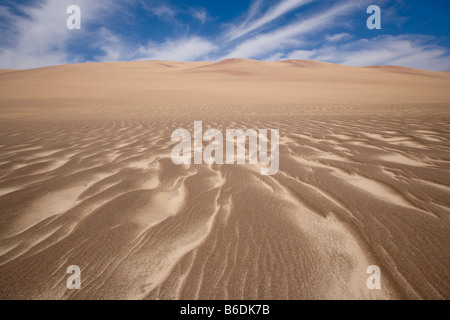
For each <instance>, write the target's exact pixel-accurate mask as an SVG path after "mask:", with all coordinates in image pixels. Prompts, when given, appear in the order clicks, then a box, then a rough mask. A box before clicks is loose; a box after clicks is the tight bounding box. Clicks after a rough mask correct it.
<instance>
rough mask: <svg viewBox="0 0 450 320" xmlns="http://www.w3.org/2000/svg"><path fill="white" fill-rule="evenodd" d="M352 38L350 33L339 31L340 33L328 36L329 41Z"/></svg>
mask: <svg viewBox="0 0 450 320" xmlns="http://www.w3.org/2000/svg"><path fill="white" fill-rule="evenodd" d="M351 38H352V35H351V34H349V33H338V34H333V35H329V36H327V37H326V39H327V41H329V42H340V41H343V40H348V39H351Z"/></svg>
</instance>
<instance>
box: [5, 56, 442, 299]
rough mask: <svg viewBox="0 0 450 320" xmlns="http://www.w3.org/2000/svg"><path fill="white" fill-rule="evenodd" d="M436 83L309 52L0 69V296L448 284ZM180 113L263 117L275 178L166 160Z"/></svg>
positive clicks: (388, 291)
mask: <svg viewBox="0 0 450 320" xmlns="http://www.w3.org/2000/svg"><path fill="white" fill-rule="evenodd" d="M448 88H450V74H449V73H445V72H429V71H423V70H416V69H410V68H400V67H390V66H375V67H366V68H352V67H346V66H339V65H333V64H328V63H320V62H312V61H282V62H259V61H251V60H238V59H231V60H225V61H221V62H218V63H211V62H197V63H181V62H169V61H143V62H132V63H102V64H80V65H66V66H57V67H50V68H41V69H33V70H25V71H14V72H8V73H2V72H0V111H1V112H0V299H18V298H26V299H89V298H94V299H114V298H120V299H404V298H407V299H416V298H419V299H449V298H450V219H449V217H450V170H449V169H450V144H449V142H450V90H448ZM196 120H201V121H203V126H204V128H218V129H220V130H225V129H227V128H239V129H249V128H260V129H279V130H280V136H281V137H280V142H281V145H280V171H279V173H278V174H277V175H275V176H261V175H260V174H259V170H258V169H257V168H256V169H255V167H254V166H250V165H243V166H238V165H182V166H175V165H174V164H173V163H172V160H171V158H170V155H171V151H172V148H173V146H174V143H173V142H171V139H170V138H171V133H172V132H173V131H174V130H176V129H177V128H185V129H188V130H190V131H191V132H192V131H193V125H194V121H196ZM70 265H78V266H80V268H81V270H82V290H79V291H69V290H67V288H66V279H67V275H66V269H67V267H68V266H70ZM370 265H378V266H380V267H381V269H382V275H383V277H382V290H379V291H369V290H368V289H367V287H366V280H367V278H368V275H367V274H366V269H367V267H368V266H370Z"/></svg>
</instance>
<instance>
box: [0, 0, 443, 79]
mask: <svg viewBox="0 0 450 320" xmlns="http://www.w3.org/2000/svg"><path fill="white" fill-rule="evenodd" d="M72 4H75V5H78V6H79V7H80V8H81V12H82V28H81V30H68V29H67V27H66V20H67V18H68V17H69V15H68V14H67V13H66V9H67V7H68V6H69V5H72ZM369 5H378V6H379V7H380V8H381V12H382V29H381V30H369V29H368V28H367V27H366V21H367V18H368V17H369V15H368V14H367V13H366V10H367V7H368V6H369ZM449 14H450V1H448V0H432V1H429V0H415V1H414V0H368V1H366V0H277V1H274V0H226V1H225V0H223V1H222V0H197V1H194V0H183V1H181V0H22V1H17V0H0V68H3V69H5V68H9V69H27V68H35V67H42V66H50V65H58V64H66V63H78V62H96V61H98V62H101V61H135V60H177V61H219V60H222V59H226V58H248V59H258V60H287V59H308V60H319V61H326V62H333V63H340V64H345V65H350V66H367V65H401V66H407V67H416V68H423V69H429V70H439V71H450V33H449V30H450V27H449V26H448V21H449V20H448V15H449Z"/></svg>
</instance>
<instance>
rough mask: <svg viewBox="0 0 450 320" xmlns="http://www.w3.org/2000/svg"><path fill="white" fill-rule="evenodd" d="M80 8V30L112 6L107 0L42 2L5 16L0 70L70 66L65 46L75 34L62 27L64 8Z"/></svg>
mask: <svg viewBox="0 0 450 320" xmlns="http://www.w3.org/2000/svg"><path fill="white" fill-rule="evenodd" d="M72 4H76V5H79V6H80V7H82V8H83V9H82V28H83V24H87V23H89V22H91V21H93V20H95V19H98V18H99V17H102V16H103V14H105V13H108V12H110V10H111V9H114V7H115V6H116V4H115V2H114V1H107V0H97V1H90V0H43V1H39V2H37V3H35V4H33V5H32V6H26V7H25V6H19V7H18V8H19V9H20V10H21V11H22V13H23V15H20V16H19V15H14V14H12V13H11V12H9V11H6V10H3V13H2V14H3V15H5V14H9V19H7V20H6V22H5V23H6V24H7V30H8V32H10V38H9V41H6V42H3V41H2V43H1V44H0V68H12V69H26V68H35V67H41V66H49V65H56V64H64V63H70V62H73V61H74V60H76V59H75V58H74V57H73V56H71V55H70V54H69V53H68V52H67V43H68V41H69V40H70V39H72V38H73V37H74V36H75V35H76V32H80V31H71V30H68V29H67V27H66V20H67V18H68V15H67V12H66V10H67V7H68V6H69V5H72Z"/></svg>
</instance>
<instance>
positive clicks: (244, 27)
mask: <svg viewBox="0 0 450 320" xmlns="http://www.w3.org/2000/svg"><path fill="white" fill-rule="evenodd" d="M312 1H313V0H283V1H281V2H280V3H278V4H277V5H275V6H273V7H272V8H270V9H269V10H268V11H267V12H266V13H265V14H264V15H263V16H262V17H260V18H259V19H256V20H253V19H252V17H253V16H255V15H256V11H257V10H258V9H259V7H260V6H261V1H257V2H255V4H254V5H253V6H252V7H251V9H250V11H249V14H248V17H247V19H246V20H245V21H244V23H242V24H241V25H239V26H237V27H233V28H232V29H231V30H229V31H228V33H227V38H228V39H229V40H236V39H239V38H241V37H243V36H245V35H246V34H248V33H250V32H252V31H255V30H258V29H259V28H261V27H263V26H265V25H266V24H268V23H270V22H272V21H274V20H276V19H278V18H279V17H281V16H283V15H285V14H287V13H288V12H290V11H292V10H294V9H297V8H299V7H301V6H303V5H305V4H307V3H310V2H312Z"/></svg>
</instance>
